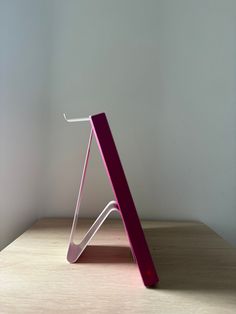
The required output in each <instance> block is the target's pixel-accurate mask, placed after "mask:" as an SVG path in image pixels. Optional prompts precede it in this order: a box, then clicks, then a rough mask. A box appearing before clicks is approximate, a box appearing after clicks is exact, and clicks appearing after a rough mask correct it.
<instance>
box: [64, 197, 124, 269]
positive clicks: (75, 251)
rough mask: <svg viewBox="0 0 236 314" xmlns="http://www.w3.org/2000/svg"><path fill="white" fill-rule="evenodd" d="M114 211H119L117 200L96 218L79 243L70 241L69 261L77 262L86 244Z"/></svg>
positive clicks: (109, 204) (110, 203)
mask: <svg viewBox="0 0 236 314" xmlns="http://www.w3.org/2000/svg"><path fill="white" fill-rule="evenodd" d="M113 211H119V207H118V204H117V202H115V201H111V202H109V203H108V204H107V206H106V207H105V208H104V209H103V211H102V212H101V214H100V215H99V216H98V218H97V219H96V220H95V222H94V223H93V225H92V226H91V227H90V229H89V230H88V232H87V233H86V234H85V236H84V238H83V240H82V241H81V242H80V243H79V244H75V243H74V242H73V240H72V241H71V242H70V244H69V248H68V252H67V260H68V262H70V263H75V262H76V261H77V260H78V259H79V257H80V255H81V254H82V252H83V251H84V249H85V248H86V246H87V245H88V244H89V242H90V241H91V239H92V238H93V236H94V235H95V233H96V232H97V231H98V229H99V228H100V227H101V225H102V224H103V222H104V220H105V219H106V218H107V216H108V215H109V214H110V213H111V212H113ZM72 232H73V233H74V230H72Z"/></svg>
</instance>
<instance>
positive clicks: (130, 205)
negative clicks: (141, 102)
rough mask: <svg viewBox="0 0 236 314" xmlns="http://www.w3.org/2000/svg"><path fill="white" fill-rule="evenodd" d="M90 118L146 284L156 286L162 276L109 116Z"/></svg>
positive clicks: (98, 115)
mask: <svg viewBox="0 0 236 314" xmlns="http://www.w3.org/2000/svg"><path fill="white" fill-rule="evenodd" d="M90 119H91V124H92V128H93V131H94V134H95V137H96V140H97V143H98V146H99V149H100V152H101V155H102V157H103V162H104V165H105V168H106V170H107V174H108V176H109V178H110V181H111V185H112V187H113V190H114V194H115V197H116V201H117V203H118V206H119V210H120V213H121V217H122V219H123V222H124V225H125V229H126V232H127V235H128V238H129V241H130V245H131V249H132V252H133V256H134V257H135V258H136V261H137V264H138V267H139V270H140V273H141V276H142V279H143V282H144V284H145V286H147V287H149V286H153V285H155V284H156V283H157V282H158V281H159V278H158V275H157V273H156V270H155V266H154V263H153V261H152V257H151V255H150V252H149V249H148V245H147V242H146V240H145V237H144V233H143V229H142V227H141V224H140V221H139V217H138V215H137V211H136V208H135V204H134V201H133V198H132V195H131V192H130V189H129V186H128V182H127V180H126V177H125V173H124V170H123V167H122V164H121V161H120V158H119V155H118V152H117V149H116V145H115V142H114V139H113V137H112V133H111V130H110V127H109V124H108V121H107V118H106V115H105V113H100V114H97V115H93V116H90Z"/></svg>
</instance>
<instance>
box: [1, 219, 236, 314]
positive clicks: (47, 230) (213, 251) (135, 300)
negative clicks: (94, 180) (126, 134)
mask: <svg viewBox="0 0 236 314" xmlns="http://www.w3.org/2000/svg"><path fill="white" fill-rule="evenodd" d="M71 223H72V220H71V219H67V218H66V219H63V218H61V219H60V218H56V219H54V218H49V219H42V220H39V221H37V222H36V223H35V224H34V225H33V226H32V227H31V228H30V229H29V230H27V231H26V232H25V233H24V234H22V235H21V236H20V237H19V238H17V239H16V240H15V241H14V242H13V243H11V244H10V245H9V246H8V247H6V248H5V249H4V250H3V251H2V252H1V253H0V313H1V314H3V313H23V314H24V313H175V314H177V313H189V314H191V313H214V314H217V313H220V314H224V313H226V314H227V313H234V314H235V313H236V249H234V248H232V247H231V246H230V245H228V244H227V243H226V242H225V241H224V240H223V239H221V238H220V237H219V236H218V235H216V234H215V233H214V232H213V231H212V230H211V229H210V228H208V227H207V226H206V225H204V224H202V223H198V222H166V221H158V222H157V221H143V222H142V226H143V229H144V233H145V236H146V239H147V242H148V243H149V246H150V250H151V253H152V256H153V259H154V262H155V264H156V267H157V270H158V273H159V275H160V283H159V285H158V286H157V287H156V288H155V289H147V288H145V287H144V286H143V283H142V280H141V277H140V274H139V272H138V268H137V265H136V264H135V263H134V262H133V259H132V254H131V252H130V249H129V246H128V241H127V238H126V235H125V232H124V228H123V226H122V223H121V221H120V220H108V221H106V222H105V224H104V225H103V226H102V228H101V229H100V230H99V231H98V233H97V234H96V235H95V237H94V238H93V240H92V242H91V243H90V245H89V247H88V248H87V249H86V250H85V252H84V253H83V255H82V257H81V260H80V261H79V262H78V263H76V264H69V263H68V262H67V261H66V253H67V244H68V238H69V233H70V227H71ZM90 225H91V221H90V220H80V225H79V230H78V237H81V236H82V235H83V234H84V233H85V232H86V230H87V229H88V228H89V226H90Z"/></svg>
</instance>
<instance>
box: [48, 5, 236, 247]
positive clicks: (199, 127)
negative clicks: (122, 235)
mask: <svg viewBox="0 0 236 314" xmlns="http://www.w3.org/2000/svg"><path fill="white" fill-rule="evenodd" d="M53 21H54V30H53V63H52V90H51V91H52V94H51V144H50V156H51V159H50V163H49V166H48V174H49V178H48V182H49V188H48V195H47V197H46V198H45V200H46V201H45V206H44V208H45V214H46V215H50V216H54V215H59V216H68V215H72V214H73V211H74V205H75V201H76V193H77V190H78V183H79V175H80V173H81V163H82V157H83V154H84V149H85V143H86V139H87V137H88V128H85V127H84V126H80V125H78V126H73V127H72V126H69V125H66V124H65V122H64V121H63V119H62V113H63V112H64V111H66V112H67V113H68V114H69V115H71V116H78V117H81V116H87V115H89V114H91V113H96V112H100V111H106V113H107V114H108V117H109V118H110V123H111V127H112V129H113V133H114V136H115V140H116V141H117V146H118V148H119V151H120V155H121V158H122V161H123V164H124V168H125V170H126V173H127V176H128V181H129V183H130V186H131V190H132V192H133V194H134V198H135V201H136V205H137V207H138V211H139V214H140V216H141V217H145V218H156V219H160V218H161V219H166V218H168V219H197V220H202V221H204V222H206V223H208V224H209V225H210V226H212V227H213V228H214V229H215V230H216V231H217V232H218V233H220V234H221V235H223V236H224V237H225V238H226V239H228V240H229V241H232V242H234V243H236V229H235V223H236V209H235V205H236V202H235V201H236V200H235V188H236V169H235V157H236V147H235V145H236V144H235V113H236V106H235V96H236V90H235V83H236V77H235V76H236V58H235V55H236V42H235V40H236V39H235V29H236V2H235V1H229V0H226V1H221V0H214V1H213V0H212V1H209V0H208V1H206V0H204V1H203V0H202V1H189V0H179V1H175V0H172V1H168V0H165V1H164V0H163V1H147V0H146V1H138V0H129V1H127V0H124V1H111V0H109V1H108V0H107V1H88V0H86V1H63V0H61V1H58V0H57V1H54V18H53ZM82 149H83V151H82V152H81V150H82ZM94 152H96V150H94ZM99 167H101V168H99ZM99 169H102V165H101V163H100V160H99V159H98V155H95V157H94V160H93V161H92V165H91V170H90V174H89V179H88V184H87V187H86V189H87V190H86V195H87V196H86V202H84V206H85V207H84V208H85V210H84V215H86V214H87V215H95V214H97V209H100V208H101V207H103V206H104V204H105V203H106V201H107V200H109V198H110V194H109V193H108V191H109V187H108V185H107V184H105V183H106V181H105V177H104V175H103V172H102V171H103V170H99Z"/></svg>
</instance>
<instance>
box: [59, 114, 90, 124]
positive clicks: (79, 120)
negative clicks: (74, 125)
mask: <svg viewBox="0 0 236 314" xmlns="http://www.w3.org/2000/svg"><path fill="white" fill-rule="evenodd" d="M63 116H64V118H65V120H66V121H67V122H87V121H89V120H90V119H89V118H75V119H74V118H73V119H68V118H67V117H66V114H65V113H63Z"/></svg>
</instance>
